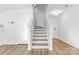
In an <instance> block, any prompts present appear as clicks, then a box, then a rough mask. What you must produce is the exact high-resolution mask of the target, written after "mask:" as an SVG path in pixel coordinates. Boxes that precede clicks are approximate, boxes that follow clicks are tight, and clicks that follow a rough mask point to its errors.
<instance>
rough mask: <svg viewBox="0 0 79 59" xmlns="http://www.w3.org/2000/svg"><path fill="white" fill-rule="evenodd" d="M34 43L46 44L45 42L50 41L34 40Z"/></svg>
mask: <svg viewBox="0 0 79 59" xmlns="http://www.w3.org/2000/svg"><path fill="white" fill-rule="evenodd" d="M32 43H40V44H43V43H44V44H45V43H48V41H32Z"/></svg>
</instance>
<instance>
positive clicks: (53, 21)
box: [47, 16, 58, 38]
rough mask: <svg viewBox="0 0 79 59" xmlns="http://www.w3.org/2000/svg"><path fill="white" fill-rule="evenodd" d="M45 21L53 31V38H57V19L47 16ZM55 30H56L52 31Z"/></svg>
mask: <svg viewBox="0 0 79 59" xmlns="http://www.w3.org/2000/svg"><path fill="white" fill-rule="evenodd" d="M47 21H48V23H49V25H50V26H51V27H52V30H53V33H52V34H53V38H57V36H58V17H56V16H51V17H50V16H47ZM54 28H56V30H54Z"/></svg>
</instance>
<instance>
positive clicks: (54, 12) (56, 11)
mask: <svg viewBox="0 0 79 59" xmlns="http://www.w3.org/2000/svg"><path fill="white" fill-rule="evenodd" d="M62 12H63V11H62V10H61V9H58V10H53V11H52V12H51V13H50V14H53V15H55V16H57V15H59V14H61V13H62Z"/></svg>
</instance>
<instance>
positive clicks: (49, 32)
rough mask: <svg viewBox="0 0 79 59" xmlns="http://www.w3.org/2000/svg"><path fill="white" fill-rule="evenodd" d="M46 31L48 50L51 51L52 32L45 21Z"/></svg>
mask: <svg viewBox="0 0 79 59" xmlns="http://www.w3.org/2000/svg"><path fill="white" fill-rule="evenodd" d="M46 31H47V37H48V44H49V50H52V36H53V35H52V34H53V30H52V27H51V26H50V24H49V22H48V21H46Z"/></svg>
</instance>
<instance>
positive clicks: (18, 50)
mask: <svg viewBox="0 0 79 59" xmlns="http://www.w3.org/2000/svg"><path fill="white" fill-rule="evenodd" d="M27 48H28V47H27V45H23V44H22V45H3V46H0V55H79V49H76V48H74V47H72V46H70V45H68V44H67V43H65V42H63V41H61V40H58V39H54V47H53V48H54V50H53V51H49V50H48V49H32V50H31V51H28V50H27Z"/></svg>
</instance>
